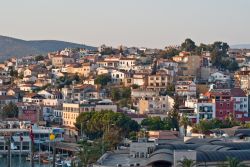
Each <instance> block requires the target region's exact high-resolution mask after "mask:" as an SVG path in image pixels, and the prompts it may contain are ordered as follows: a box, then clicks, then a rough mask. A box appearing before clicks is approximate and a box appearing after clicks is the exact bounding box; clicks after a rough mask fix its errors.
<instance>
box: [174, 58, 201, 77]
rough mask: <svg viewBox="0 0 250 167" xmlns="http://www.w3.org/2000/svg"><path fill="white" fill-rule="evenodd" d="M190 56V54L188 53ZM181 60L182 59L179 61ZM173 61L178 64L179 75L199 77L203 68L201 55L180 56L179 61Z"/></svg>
mask: <svg viewBox="0 0 250 167" xmlns="http://www.w3.org/2000/svg"><path fill="white" fill-rule="evenodd" d="M188 54H189V53H188ZM179 58H180V59H179ZM173 60H174V61H176V62H178V63H179V65H178V68H179V70H178V73H179V75H184V76H197V75H198V73H199V71H198V69H199V68H200V67H201V56H199V55H189V56H187V55H186V54H185V55H184V56H178V59H175V57H173Z"/></svg>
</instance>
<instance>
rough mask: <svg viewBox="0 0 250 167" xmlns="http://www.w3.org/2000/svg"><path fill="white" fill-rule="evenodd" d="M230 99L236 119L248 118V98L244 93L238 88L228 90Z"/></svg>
mask: <svg viewBox="0 0 250 167" xmlns="http://www.w3.org/2000/svg"><path fill="white" fill-rule="evenodd" d="M230 93H231V98H232V99H233V100H234V102H235V104H234V110H235V116H236V118H237V119H240V118H244V117H249V116H250V113H249V111H248V97H247V96H246V94H245V92H244V91H243V90H242V89H240V88H232V89H231V90H230Z"/></svg>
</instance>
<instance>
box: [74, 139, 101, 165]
mask: <svg viewBox="0 0 250 167" xmlns="http://www.w3.org/2000/svg"><path fill="white" fill-rule="evenodd" d="M101 155H102V151H101V147H100V146H99V144H98V143H96V142H93V143H88V142H87V141H82V142H81V143H80V150H79V152H78V157H79V159H80V161H81V164H82V166H84V167H87V166H88V165H89V164H91V163H94V162H96V161H97V160H98V158H99V157H100V156H101Z"/></svg>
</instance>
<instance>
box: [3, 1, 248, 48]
mask: <svg viewBox="0 0 250 167" xmlns="http://www.w3.org/2000/svg"><path fill="white" fill-rule="evenodd" d="M249 9H250V0H0V35H4V36H11V37H16V38H21V39H25V40H42V39H56V40H65V41H70V42H76V43H81V44H87V45H92V46H100V45H101V44H106V45H109V46H113V47H117V46H119V45H126V46H138V47H151V48H164V47H165V46H168V45H178V44H180V43H181V42H183V41H184V40H185V39H186V38H191V39H192V40H194V41H195V42H196V44H200V43H201V42H202V43H212V42H214V41H224V42H228V43H229V44H244V43H250V10H249Z"/></svg>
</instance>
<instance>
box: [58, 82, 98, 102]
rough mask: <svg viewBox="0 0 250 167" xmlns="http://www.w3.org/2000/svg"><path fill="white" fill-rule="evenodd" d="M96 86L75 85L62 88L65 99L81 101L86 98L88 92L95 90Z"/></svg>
mask: <svg viewBox="0 0 250 167" xmlns="http://www.w3.org/2000/svg"><path fill="white" fill-rule="evenodd" d="M95 90H96V88H95V86H93V85H86V84H85V85H74V86H71V87H64V88H62V91H61V92H62V95H63V98H64V100H68V101H73V100H76V101H81V100H86V98H87V93H88V92H93V91H95Z"/></svg>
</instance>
